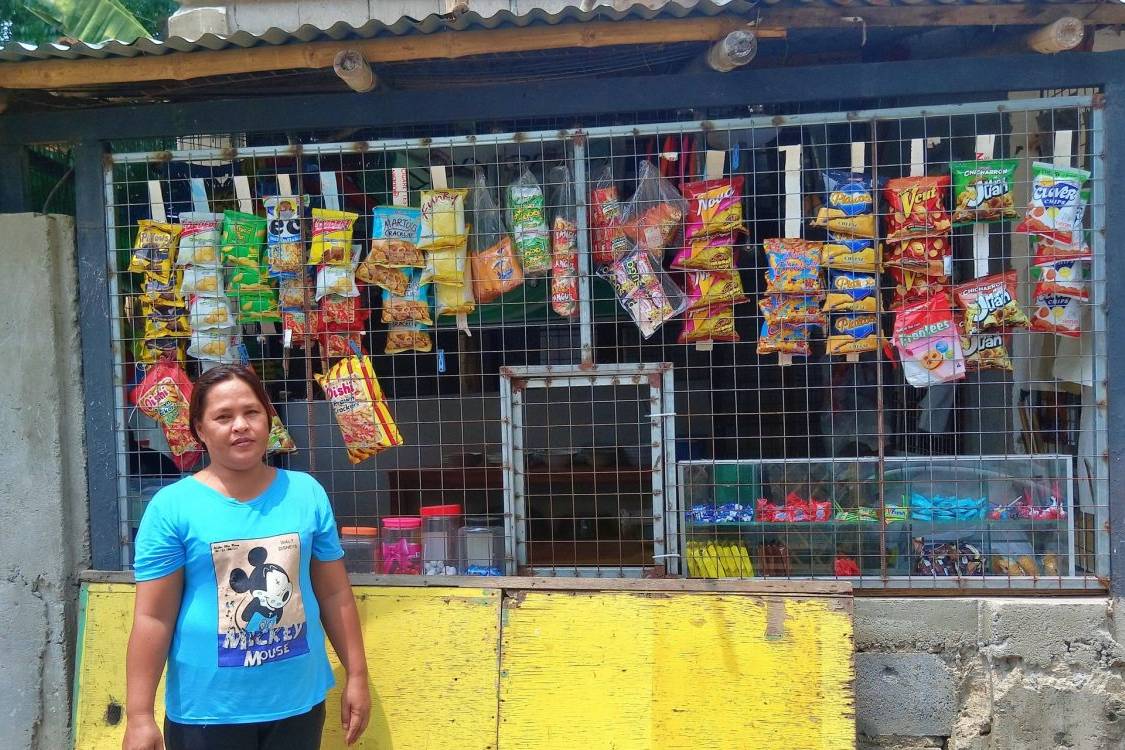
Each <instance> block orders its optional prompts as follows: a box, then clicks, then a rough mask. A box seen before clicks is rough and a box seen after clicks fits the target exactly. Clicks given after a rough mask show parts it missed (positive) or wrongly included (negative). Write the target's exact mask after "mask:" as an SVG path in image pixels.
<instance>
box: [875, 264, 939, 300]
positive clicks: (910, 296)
mask: <svg viewBox="0 0 1125 750" xmlns="http://www.w3.org/2000/svg"><path fill="white" fill-rule="evenodd" d="M887 270H888V271H889V272H890V276H891V279H892V280H893V281H894V282H895V287H894V297H893V299H892V300H891V306H890V309H892V310H897V309H898V308H900V307H905V306H906V305H912V304H914V303H916V302H925V301H927V300H929V299H930V298H932V297H935V296H937V295H939V294H945V293H946V287H945V285H946V284H947V283H948V281H949V279H948V277H944V276H927V275H926V274H924V273H920V272H916V271H909V270H907V269H905V268H898V267H894V266H892V267H890V268H888V269H887Z"/></svg>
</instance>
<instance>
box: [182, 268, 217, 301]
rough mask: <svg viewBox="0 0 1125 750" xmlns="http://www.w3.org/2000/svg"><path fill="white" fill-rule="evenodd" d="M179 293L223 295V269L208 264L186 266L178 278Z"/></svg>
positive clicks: (207, 295)
mask: <svg viewBox="0 0 1125 750" xmlns="http://www.w3.org/2000/svg"><path fill="white" fill-rule="evenodd" d="M180 295H182V296H183V295H194V296H197V297H223V296H225V292H224V289H223V271H222V269H221V268H210V267H208V266H188V267H187V268H185V269H184V270H183V273H182V276H181V278H180Z"/></svg>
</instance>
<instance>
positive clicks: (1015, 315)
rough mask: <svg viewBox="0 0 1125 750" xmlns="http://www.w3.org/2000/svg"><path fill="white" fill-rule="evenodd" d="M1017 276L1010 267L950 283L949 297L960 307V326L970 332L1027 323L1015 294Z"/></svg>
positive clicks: (1020, 325) (1000, 329)
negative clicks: (958, 282)
mask: <svg viewBox="0 0 1125 750" xmlns="http://www.w3.org/2000/svg"><path fill="white" fill-rule="evenodd" d="M1018 282H1019V277H1018V275H1017V273H1016V271H1015V269H1012V270H1010V271H1006V272H1005V273H998V274H994V275H992V276H984V277H982V278H979V279H973V280H972V281H967V282H965V283H964V284H958V285H957V286H955V287H953V297H954V299H955V300H957V305H958V307H960V308H961V309H962V310H963V311H964V322H963V324H962V330H963V331H964V333H965V334H966V335H969V336H972V335H975V334H978V333H986V332H988V331H1005V330H1009V329H1012V328H1024V327H1026V326H1027V323H1028V321H1027V316H1026V315H1024V313H1023V310H1022V309H1020V303H1019V299H1018V298H1017V296H1016V292H1017V290H1016V287H1017V284H1018Z"/></svg>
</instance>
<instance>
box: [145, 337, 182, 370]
mask: <svg viewBox="0 0 1125 750" xmlns="http://www.w3.org/2000/svg"><path fill="white" fill-rule="evenodd" d="M137 361H138V362H140V363H141V364H143V365H154V364H156V363H157V362H180V363H182V362H183V361H184V347H183V339H145V340H142V341H141V346H140V347H139V348H137Z"/></svg>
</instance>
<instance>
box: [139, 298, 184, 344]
mask: <svg viewBox="0 0 1125 750" xmlns="http://www.w3.org/2000/svg"><path fill="white" fill-rule="evenodd" d="M190 335H191V325H190V324H189V323H188V316H187V313H186V312H185V311H184V310H183V309H182V308H176V307H171V308H167V307H159V306H154V307H151V308H149V312H148V314H147V315H145V331H144V337H145V340H148V341H151V340H153V339H168V338H187V337H188V336H190Z"/></svg>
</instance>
